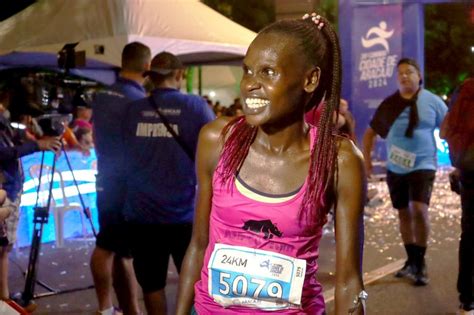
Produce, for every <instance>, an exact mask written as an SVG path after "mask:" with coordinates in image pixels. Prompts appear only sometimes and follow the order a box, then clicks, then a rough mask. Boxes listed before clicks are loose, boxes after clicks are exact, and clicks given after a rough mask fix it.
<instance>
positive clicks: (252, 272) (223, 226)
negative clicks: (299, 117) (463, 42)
mask: <svg viewBox="0 0 474 315" xmlns="http://www.w3.org/2000/svg"><path fill="white" fill-rule="evenodd" d="M315 133H316V131H315V128H312V129H311V132H310V138H311V145H313V144H314V139H315ZM220 169H221V162H220V161H219V164H218V167H217V170H216V172H215V173H214V177H213V197H212V209H211V214H210V225H209V244H208V247H207V249H206V252H205V256H204V263H203V268H202V270H201V279H200V280H199V281H198V282H197V283H196V284H195V309H196V311H197V313H198V314H199V315H211V314H212V315H219V314H236V313H238V314H256V315H257V314H268V312H269V311H271V312H272V313H278V314H301V315H302V314H311V315H318V314H324V310H325V305H324V299H323V295H322V287H321V285H320V284H319V282H318V281H317V280H316V272H317V270H318V264H317V258H318V255H319V241H320V239H321V235H322V229H321V228H318V229H317V230H316V231H315V229H314V228H312V227H310V226H309V225H307V224H306V223H305V222H304V220H303V221H302V222H301V223H300V220H299V217H298V215H299V211H300V206H301V203H302V200H303V195H304V192H305V190H306V186H307V182H306V181H305V183H304V184H303V186H302V187H301V188H300V189H299V190H298V191H297V192H295V193H293V194H291V195H290V196H288V195H287V196H274V195H272V196H268V195H267V196H265V195H264V194H262V193H256V194H254V195H260V197H262V198H260V199H259V200H256V199H258V198H254V197H251V196H250V197H249V194H248V193H247V192H248V191H250V192H251V191H252V188H250V187H248V186H246V185H245V183H243V182H242V181H241V180H240V179H239V178H237V179H236V180H235V181H234V182H233V183H232V185H231V187H230V188H228V187H227V186H222V185H221V184H220V183H221V181H220V180H221V176H220V172H219V170H220ZM254 193H255V191H254ZM278 198H279V199H278ZM262 199H263V200H262Z"/></svg>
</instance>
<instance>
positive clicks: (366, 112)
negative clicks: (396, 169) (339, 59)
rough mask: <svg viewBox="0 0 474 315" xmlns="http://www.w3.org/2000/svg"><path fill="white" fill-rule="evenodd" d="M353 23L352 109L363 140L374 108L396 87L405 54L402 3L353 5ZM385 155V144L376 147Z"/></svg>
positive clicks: (377, 155)
mask: <svg viewBox="0 0 474 315" xmlns="http://www.w3.org/2000/svg"><path fill="white" fill-rule="evenodd" d="M353 21H354V22H355V23H352V25H353V29H352V49H353V50H352V51H353V53H352V64H353V75H352V82H351V83H352V88H353V95H352V100H353V104H352V110H353V112H354V117H355V119H356V121H357V124H356V134H357V137H358V138H359V139H362V135H363V134H364V131H365V129H366V128H367V126H368V125H369V122H370V119H371V117H372V115H373V113H374V111H375V109H376V108H377V107H378V106H379V105H380V103H381V102H382V100H383V99H384V98H386V97H387V96H389V95H390V94H392V93H393V92H395V91H396V90H397V76H396V65H397V62H398V60H399V58H400V56H401V54H402V5H379V6H364V7H356V8H354V16H353ZM375 155H376V158H377V159H383V158H384V149H383V146H382V145H380V144H378V145H377V147H376V149H375Z"/></svg>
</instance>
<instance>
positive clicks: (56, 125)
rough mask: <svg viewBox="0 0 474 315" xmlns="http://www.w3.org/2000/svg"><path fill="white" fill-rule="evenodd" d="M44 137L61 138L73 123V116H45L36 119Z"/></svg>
mask: <svg viewBox="0 0 474 315" xmlns="http://www.w3.org/2000/svg"><path fill="white" fill-rule="evenodd" d="M36 121H37V122H38V125H39V126H40V128H41V131H42V133H43V135H44V136H50V137H60V136H62V135H63V134H64V132H65V131H66V126H67V125H68V124H69V123H70V122H71V121H72V114H55V113H53V114H45V115H41V116H38V117H36Z"/></svg>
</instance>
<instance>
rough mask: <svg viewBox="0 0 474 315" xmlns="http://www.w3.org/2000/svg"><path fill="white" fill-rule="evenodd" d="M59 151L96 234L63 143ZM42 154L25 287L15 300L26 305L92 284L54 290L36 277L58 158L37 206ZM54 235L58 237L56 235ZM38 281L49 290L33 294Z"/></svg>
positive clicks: (89, 287) (54, 161) (43, 153)
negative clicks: (43, 202)
mask: <svg viewBox="0 0 474 315" xmlns="http://www.w3.org/2000/svg"><path fill="white" fill-rule="evenodd" d="M61 152H62V153H63V154H64V157H65V159H66V163H67V166H68V168H69V171H70V172H71V174H72V179H73V182H74V185H75V186H76V189H77V192H78V196H79V200H80V203H81V206H82V210H83V212H84V215H85V217H86V218H87V220H89V223H90V225H91V228H92V233H93V235H94V237H96V236H97V233H96V230H95V228H94V225H93V223H92V218H91V213H90V210H89V208H88V207H86V205H85V203H84V200H83V198H82V195H81V193H80V191H79V185H78V184H77V181H76V178H75V176H74V172H73V170H72V167H71V163H70V161H69V157H68V155H67V153H66V150H65V149H64V145H63V144H62V145H61ZM44 156H45V152H44V151H43V152H42V155H41V167H40V172H39V179H38V181H39V182H38V188H37V191H36V203H35V207H34V217H33V224H34V228H33V238H32V240H31V249H30V255H29V259H28V269H27V271H26V279H25V287H24V290H23V292H22V293H21V296H18V298H17V302H18V303H19V304H20V305H21V306H23V307H26V306H28V305H30V304H31V301H32V300H33V299H34V298H40V297H45V296H51V295H56V294H64V293H69V292H75V291H80V290H87V289H91V288H93V287H94V286H93V285H91V286H88V287H84V288H77V289H69V290H62V291H60V290H55V289H53V288H51V287H50V286H48V285H46V284H45V283H43V282H41V281H38V280H37V279H36V277H37V269H38V258H39V253H40V248H41V238H42V235H43V227H44V224H46V223H48V217H49V209H50V206H51V199H52V191H53V185H54V174H55V169H56V160H57V158H58V156H57V155H55V156H54V159H53V164H52V167H51V180H50V182H49V188H48V199H47V202H46V206H42V207H40V206H38V203H39V194H40V189H41V179H42V176H43V174H42V173H43V166H44ZM56 237H58V236H57V235H56ZM36 283H38V284H39V285H40V286H42V287H43V288H45V289H46V290H48V291H49V292H46V293H42V294H34V291H35V284H36Z"/></svg>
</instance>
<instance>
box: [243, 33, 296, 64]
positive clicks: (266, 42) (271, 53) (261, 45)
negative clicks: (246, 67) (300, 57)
mask: <svg viewBox="0 0 474 315" xmlns="http://www.w3.org/2000/svg"><path fill="white" fill-rule="evenodd" d="M296 46H297V45H296V41H295V40H294V39H293V38H291V37H290V36H288V35H282V34H281V33H265V34H260V35H258V36H257V38H255V40H254V41H253V42H252V43H251V44H250V47H249V49H248V51H247V55H246V57H245V60H249V59H250V58H251V57H252V55H254V56H258V58H262V57H264V58H266V59H269V60H273V61H277V60H279V59H284V58H288V57H292V56H294V55H295V54H298V52H297V47H296Z"/></svg>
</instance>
